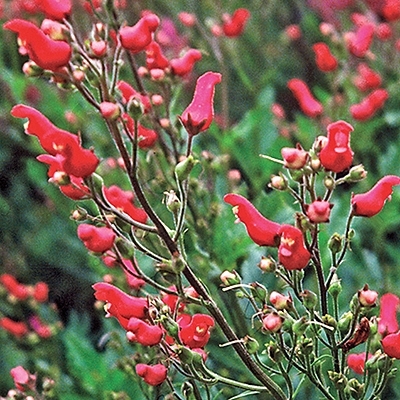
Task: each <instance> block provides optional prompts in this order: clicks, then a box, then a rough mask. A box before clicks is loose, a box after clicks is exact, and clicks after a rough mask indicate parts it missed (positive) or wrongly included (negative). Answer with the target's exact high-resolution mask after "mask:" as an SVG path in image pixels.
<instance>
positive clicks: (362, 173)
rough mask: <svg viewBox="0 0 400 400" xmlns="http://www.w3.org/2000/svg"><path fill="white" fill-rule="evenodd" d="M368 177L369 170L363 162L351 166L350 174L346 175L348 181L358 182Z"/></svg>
mask: <svg viewBox="0 0 400 400" xmlns="http://www.w3.org/2000/svg"><path fill="white" fill-rule="evenodd" d="M366 177H367V171H366V170H365V168H364V166H363V165H362V164H359V165H355V166H354V167H352V168H350V171H349V174H348V175H347V176H346V178H345V180H346V182H358V181H362V180H363V179H365V178H366Z"/></svg>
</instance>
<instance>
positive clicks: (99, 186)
mask: <svg viewBox="0 0 400 400" xmlns="http://www.w3.org/2000/svg"><path fill="white" fill-rule="evenodd" d="M91 177H92V182H93V186H94V189H95V190H96V192H97V193H102V190H103V186H104V180H103V178H102V177H101V176H100V175H99V174H96V173H93V174H92V175H91Z"/></svg>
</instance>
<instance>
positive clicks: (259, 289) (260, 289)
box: [250, 282, 268, 304]
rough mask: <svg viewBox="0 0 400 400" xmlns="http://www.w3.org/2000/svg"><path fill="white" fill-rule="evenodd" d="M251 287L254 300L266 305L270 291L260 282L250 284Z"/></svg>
mask: <svg viewBox="0 0 400 400" xmlns="http://www.w3.org/2000/svg"><path fill="white" fill-rule="evenodd" d="M250 286H251V289H252V293H253V296H254V298H255V299H256V300H259V301H261V303H263V304H264V303H265V302H266V301H267V296H268V290H267V289H266V287H265V286H264V285H261V284H260V283H258V282H253V283H250Z"/></svg>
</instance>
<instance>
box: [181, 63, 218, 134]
mask: <svg viewBox="0 0 400 400" xmlns="http://www.w3.org/2000/svg"><path fill="white" fill-rule="evenodd" d="M221 79H222V76H221V74H220V73H218V72H210V71H209V72H206V73H205V74H203V75H201V76H200V78H199V79H197V82H196V89H195V91H194V96H193V100H192V102H191V103H190V104H189V105H188V106H187V108H186V109H185V111H183V113H182V115H181V116H180V117H179V119H180V121H181V123H182V125H183V126H184V127H185V129H186V131H187V133H188V134H189V135H191V136H194V135H197V134H198V133H200V132H203V131H205V130H206V129H208V127H209V126H210V125H211V122H212V120H213V118H214V91H215V85H216V84H218V83H220V82H221Z"/></svg>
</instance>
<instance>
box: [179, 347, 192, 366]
mask: <svg viewBox="0 0 400 400" xmlns="http://www.w3.org/2000/svg"><path fill="white" fill-rule="evenodd" d="M176 354H177V355H178V357H179V360H181V362H182V363H183V364H191V363H192V362H193V351H192V350H190V349H189V348H188V347H185V346H180V347H179V349H178V351H177V352H176Z"/></svg>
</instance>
